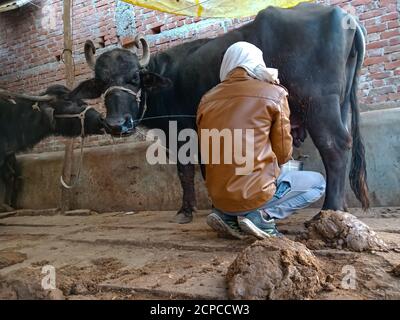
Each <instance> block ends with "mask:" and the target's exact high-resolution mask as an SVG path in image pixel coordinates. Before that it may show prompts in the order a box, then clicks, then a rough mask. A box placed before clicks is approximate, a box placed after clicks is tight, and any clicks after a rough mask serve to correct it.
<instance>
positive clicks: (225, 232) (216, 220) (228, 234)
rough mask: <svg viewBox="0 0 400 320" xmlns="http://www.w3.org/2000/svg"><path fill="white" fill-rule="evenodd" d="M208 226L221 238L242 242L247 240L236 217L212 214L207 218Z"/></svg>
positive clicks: (217, 213)
mask: <svg viewBox="0 0 400 320" xmlns="http://www.w3.org/2000/svg"><path fill="white" fill-rule="evenodd" d="M207 224H208V225H209V226H210V227H211V229H213V230H215V231H216V232H217V233H218V235H219V236H221V237H224V238H234V239H240V240H242V239H244V238H245V235H244V234H243V232H242V230H241V229H240V227H239V224H238V220H237V218H236V217H232V216H229V215H227V214H223V213H219V212H212V213H211V214H209V215H208V216H207Z"/></svg>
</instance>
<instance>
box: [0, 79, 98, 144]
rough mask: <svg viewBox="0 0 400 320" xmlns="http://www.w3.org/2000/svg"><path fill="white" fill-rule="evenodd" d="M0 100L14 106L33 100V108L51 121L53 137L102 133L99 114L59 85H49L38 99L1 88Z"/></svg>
mask: <svg viewBox="0 0 400 320" xmlns="http://www.w3.org/2000/svg"><path fill="white" fill-rule="evenodd" d="M0 97H2V98H5V99H7V100H9V101H10V102H12V103H14V104H17V103H19V101H20V100H19V99H23V100H29V101H32V102H31V103H33V105H32V108H33V109H36V110H37V111H38V112H42V114H43V115H47V117H48V118H49V119H50V122H51V124H52V132H53V134H56V135H62V136H70V137H73V136H79V135H81V134H82V133H83V134H103V133H104V120H103V118H102V116H101V114H100V113H99V112H98V111H96V110H95V109H93V108H88V106H87V104H86V103H85V102H84V101H82V100H80V99H77V98H75V99H72V98H71V97H70V90H68V89H67V88H66V87H64V86H62V85H53V86H50V87H49V88H48V89H47V90H46V91H45V92H44V93H43V94H42V95H39V96H33V95H28V94H19V93H14V92H10V91H7V90H4V89H0ZM81 117H82V118H81ZM82 124H83V127H82Z"/></svg>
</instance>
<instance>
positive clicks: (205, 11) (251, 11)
mask: <svg viewBox="0 0 400 320" xmlns="http://www.w3.org/2000/svg"><path fill="white" fill-rule="evenodd" d="M123 1H124V2H128V3H131V4H133V5H136V6H141V7H144V8H148V9H153V10H158V11H163V12H168V13H173V14H177V15H184V16H194V17H206V18H244V17H250V16H254V15H256V14H257V13H258V11H260V10H262V9H265V8H266V7H268V6H276V7H281V8H290V7H294V6H295V5H297V4H298V3H300V2H308V1H311V0H302V1H298V0H162V1H152V0H123Z"/></svg>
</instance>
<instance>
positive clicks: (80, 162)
mask: <svg viewBox="0 0 400 320" xmlns="http://www.w3.org/2000/svg"><path fill="white" fill-rule="evenodd" d="M90 109H93V107H90V106H87V107H86V108H85V110H83V111H82V112H81V113H78V114H60V115H55V116H54V118H61V119H66V118H68V119H71V118H79V119H80V120H81V146H80V158H79V166H78V172H77V174H76V179H75V181H74V182H73V183H72V184H71V185H68V184H67V183H66V182H65V181H64V178H63V175H61V176H60V183H61V185H62V186H63V187H64V188H65V189H72V188H74V187H75V186H76V184H77V183H78V181H79V178H80V175H81V168H82V164H83V147H84V141H85V118H86V112H88V111H89V110H90Z"/></svg>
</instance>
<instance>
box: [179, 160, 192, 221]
mask: <svg viewBox="0 0 400 320" xmlns="http://www.w3.org/2000/svg"><path fill="white" fill-rule="evenodd" d="M177 166H178V176H179V180H180V181H181V186H182V189H183V203H182V207H181V208H180V209H179V211H178V214H177V215H176V217H175V222H177V223H181V224H183V223H189V222H191V221H192V220H193V211H195V207H196V195H195V191H194V174H195V170H194V169H195V167H194V164H181V163H179V162H178V165H177Z"/></svg>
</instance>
